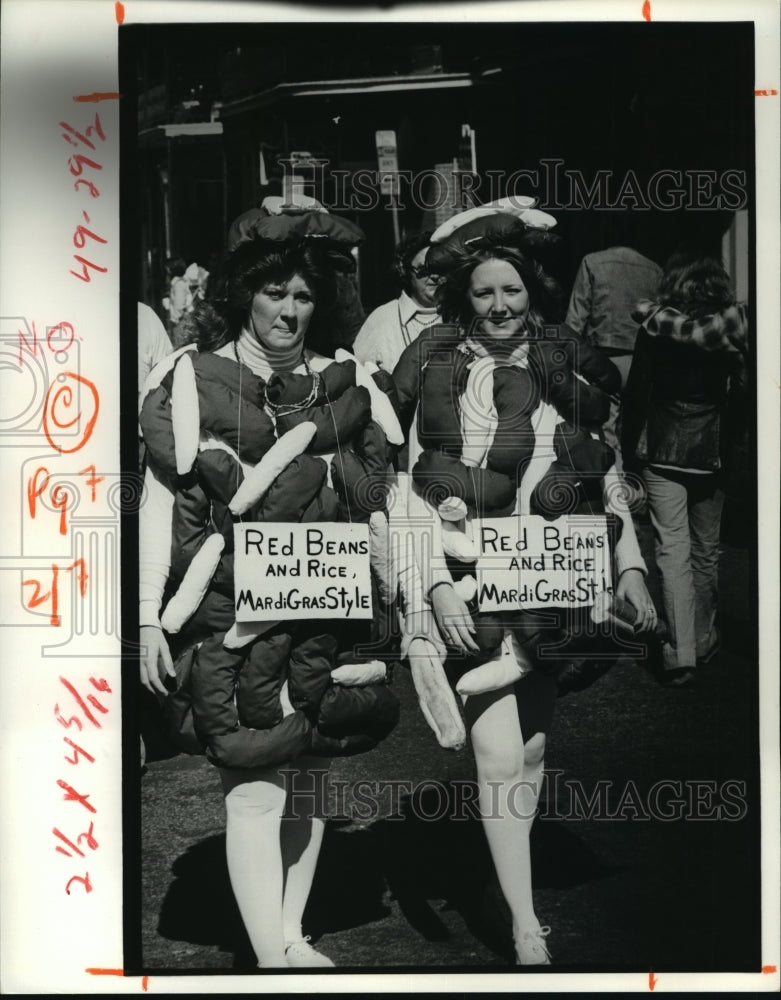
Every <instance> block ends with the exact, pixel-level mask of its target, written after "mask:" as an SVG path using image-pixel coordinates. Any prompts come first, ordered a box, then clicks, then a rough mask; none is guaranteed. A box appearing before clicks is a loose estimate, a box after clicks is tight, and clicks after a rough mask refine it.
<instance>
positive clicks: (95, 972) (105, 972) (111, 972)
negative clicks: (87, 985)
mask: <svg viewBox="0 0 781 1000" xmlns="http://www.w3.org/2000/svg"><path fill="white" fill-rule="evenodd" d="M84 971H85V972H89V974H90V975H91V976H124V974H125V970H124V969H85V970H84Z"/></svg>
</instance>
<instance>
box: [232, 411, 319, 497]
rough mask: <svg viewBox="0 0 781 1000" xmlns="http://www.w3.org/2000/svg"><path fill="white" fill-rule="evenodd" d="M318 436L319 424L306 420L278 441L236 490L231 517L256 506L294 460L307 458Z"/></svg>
mask: <svg viewBox="0 0 781 1000" xmlns="http://www.w3.org/2000/svg"><path fill="white" fill-rule="evenodd" d="M316 433H317V427H316V426H315V424H313V423H312V421H311V420H305V421H304V422H303V423H301V424H297V425H296V426H295V427H291V428H290V430H289V431H287V432H286V433H285V434H283V435H282V437H281V438H279V440H278V441H275V442H274V444H272V446H271V447H270V448H269V450H268V451H267V452H266V454H265V455H264V456H263V458H261V460H260V461H259V462H258V464H257V465H256V466H255V467H254V468H253V469H252V470H251V472H249V473H248V474H247V476H246V478H245V480H244V482H243V483H242V484H241V486H240V487H239V488H238V489H237V490H236V492H235V494H234V496H233V499H232V500H231V502H230V504H229V505H228V507H229V510H230V512H231V514H234V515H236V516H238V515H240V514H243V513H244V512H245V511H247V510H249V508H250V507H252V506H253V504H256V503H257V502H258V501H259V500H260V498H261V497H262V496H263V495H264V494H265V493H266V492H267V490H268V488H269V487H270V486H271V484H272V483H273V482H274V480H275V479H276V478H277V476H278V475H279V474H280V473H281V472H284V470H285V469H286V468H287V467H288V465H290V463H291V462H292V461H293V459H294V458H297V457H298V456H299V455H303V453H304V452H305V451H306V449H307V448H308V447H309V445H310V443H311V441H312V438H313V437H314V436H315V434H316Z"/></svg>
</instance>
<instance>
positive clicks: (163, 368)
mask: <svg viewBox="0 0 781 1000" xmlns="http://www.w3.org/2000/svg"><path fill="white" fill-rule="evenodd" d="M197 350H198V346H197V345H196V344H185V346H184V347H180V348H178V349H177V350H175V351H173V352H172V353H171V354H166V356H165V357H164V358H161V359H160V360H159V361H158V362H157V364H156V365H155V366H154V368H153V369H152V370H151V371H150V373H149V374H148V375H147V377H146V380H145V382H144V385H143V388H142V389H141V400H140V402H139V407H140V406H141V403H143V401H144V400H145V399H146V397H147V396H148V395H149V393H150V392H152V391H153V390H154V389H157V388H158V386H159V385H160V383H161V382H162V381H163V379H164V378H165V377H166V375H167V374H168V373H169V372H170V371H171V369H172V368H173V367H174V365H175V364H176V362H177V361H178V360H179V358H181V357H182V356H183V355H184V354H187V353H188V352H190V351H196V352H197Z"/></svg>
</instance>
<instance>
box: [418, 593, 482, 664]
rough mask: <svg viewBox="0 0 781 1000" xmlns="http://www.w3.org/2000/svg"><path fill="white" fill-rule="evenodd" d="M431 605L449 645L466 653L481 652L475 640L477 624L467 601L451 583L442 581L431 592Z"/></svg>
mask: <svg viewBox="0 0 781 1000" xmlns="http://www.w3.org/2000/svg"><path fill="white" fill-rule="evenodd" d="M430 599H431V607H432V608H433V610H434V616H435V617H436V620H437V625H438V627H439V632H440V635H441V636H442V638H443V640H444V641H445V643H446V644H447V645H448V646H453V647H455V648H456V649H460V650H463V652H465V653H469V652H472V653H479V652H480V647H479V646H478V645H477V643H476V642H475V640H474V634H475V626H474V623H473V621H472V616H471V615H470V614H469V609H468V608H467V606H466V604H465V602H464V601H463V600H462V598H460V597H459V596H458V594H457V593H456V591H455V589H454V588H453V586H452V585H451V584H449V583H440V584H437V586H436V587H434V589H433V590H432V591H431V593H430Z"/></svg>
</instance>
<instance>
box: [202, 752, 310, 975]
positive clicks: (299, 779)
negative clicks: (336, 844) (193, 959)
mask: <svg viewBox="0 0 781 1000" xmlns="http://www.w3.org/2000/svg"><path fill="white" fill-rule="evenodd" d="M328 766H329V761H328V760H325V759H323V758H316V759H315V758H303V757H300V758H299V759H298V760H297V761H296V762H295V763H294V764H291V765H287V766H286V767H281V768H256V769H253V770H251V771H232V770H227V769H225V770H221V771H220V774H221V777H222V784H223V790H224V793H225V810H226V814H227V824H226V837H225V842H226V853H227V858H228V873H229V875H230V880H231V886H232V887H233V893H234V895H235V897H236V902H237V903H238V906H239V912H240V913H241V918H242V920H243V921H244V926H245V928H246V930H247V934H248V935H249V939H250V942H251V943H252V947H253V949H254V951H255V954H256V956H257V959H258V965H259V966H261V967H269V968H285V967H287V962H286V960H285V943H286V942H290V941H296V940H299V939H300V938H301V920H302V918H303V915H304V908H305V906H306V903H307V900H308V899H309V893H310V890H311V888H312V882H313V881H314V875H315V868H316V866H317V859H318V856H319V854H320V847H321V844H322V842H323V832H324V830H325V818H324V817H325V802H324V795H325V786H326V775H327V770H328Z"/></svg>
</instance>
